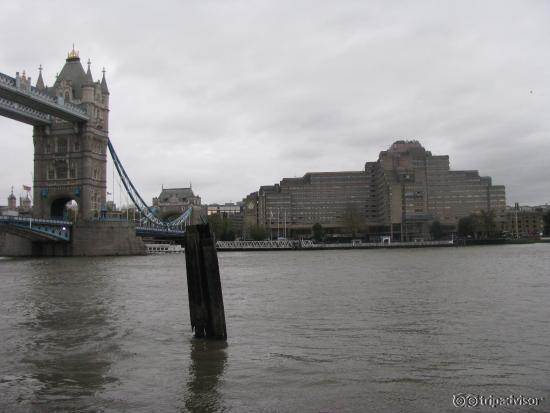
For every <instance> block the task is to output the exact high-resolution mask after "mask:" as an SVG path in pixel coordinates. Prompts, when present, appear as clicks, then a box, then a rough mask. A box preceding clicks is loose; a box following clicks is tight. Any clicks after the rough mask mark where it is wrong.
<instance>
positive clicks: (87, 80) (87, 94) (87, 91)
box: [82, 59, 95, 102]
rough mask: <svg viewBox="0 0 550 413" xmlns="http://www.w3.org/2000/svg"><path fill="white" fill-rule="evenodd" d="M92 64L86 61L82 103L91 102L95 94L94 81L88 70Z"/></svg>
mask: <svg viewBox="0 0 550 413" xmlns="http://www.w3.org/2000/svg"><path fill="white" fill-rule="evenodd" d="M91 64H92V62H91V61H90V59H88V70H87V71H86V75H85V76H84V80H83V81H82V101H83V102H93V101H94V97H95V93H94V79H93V77H92V71H91V70H90V66H91Z"/></svg>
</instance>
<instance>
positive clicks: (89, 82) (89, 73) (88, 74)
mask: <svg viewBox="0 0 550 413" xmlns="http://www.w3.org/2000/svg"><path fill="white" fill-rule="evenodd" d="M91 64H92V62H91V61H90V59H88V70H87V71H86V77H85V78H84V82H82V84H83V85H92V86H93V84H94V78H93V77H92V71H91V70H90V65H91Z"/></svg>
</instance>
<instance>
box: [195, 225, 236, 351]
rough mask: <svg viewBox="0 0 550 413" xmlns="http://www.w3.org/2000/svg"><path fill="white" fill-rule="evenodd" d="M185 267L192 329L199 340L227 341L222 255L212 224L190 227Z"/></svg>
mask: <svg viewBox="0 0 550 413" xmlns="http://www.w3.org/2000/svg"><path fill="white" fill-rule="evenodd" d="M185 266H186V269H187V290H188V293H189V313H190V316H191V328H192V329H193V330H194V331H195V337H196V338H212V339H217V340H226V339H227V330H226V327H225V311H224V307H223V295H222V285H221V281H220V269H219V266H218V255H217V252H216V246H215V240H214V236H213V235H212V233H211V231H210V226H209V225H208V224H202V225H193V226H190V227H187V234H186V239H185Z"/></svg>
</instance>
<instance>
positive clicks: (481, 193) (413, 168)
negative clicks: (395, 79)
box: [243, 141, 506, 240]
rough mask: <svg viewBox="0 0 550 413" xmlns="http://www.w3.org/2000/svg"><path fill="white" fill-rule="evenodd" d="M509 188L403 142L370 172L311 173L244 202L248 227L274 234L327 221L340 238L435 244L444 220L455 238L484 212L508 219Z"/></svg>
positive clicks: (296, 232) (295, 232)
mask: <svg viewBox="0 0 550 413" xmlns="http://www.w3.org/2000/svg"><path fill="white" fill-rule="evenodd" d="M505 208H506V197H505V188H504V186H502V185H493V184H492V180H491V178H490V177H483V176H480V175H479V173H478V171H452V170H451V169H450V164H449V156H448V155H432V153H431V152H430V151H427V150H426V149H425V148H424V147H423V146H422V145H421V144H420V143H419V142H418V141H397V142H395V143H393V144H392V145H391V146H390V148H389V149H388V150H386V151H382V152H380V155H379V157H378V160H377V161H375V162H367V163H366V164H365V168H364V170H362V171H351V172H310V173H306V174H305V175H304V176H303V177H302V178H284V179H283V180H282V181H281V182H280V183H278V184H275V185H271V186H262V187H260V189H259V190H258V191H257V192H254V193H252V194H250V195H249V196H248V197H247V198H245V200H244V208H243V211H244V218H243V222H244V228H245V231H244V232H245V233H244V236H245V237H246V235H247V234H246V228H247V227H250V226H251V225H262V226H264V227H266V228H268V229H269V230H270V231H271V234H272V236H274V237H275V236H286V237H301V236H310V235H311V228H312V226H313V225H314V224H316V223H319V224H321V225H322V226H323V228H324V229H325V230H326V231H327V232H328V233H329V234H331V235H333V236H350V235H351V236H361V237H367V238H371V239H373V240H375V239H377V238H380V237H382V236H390V237H392V239H395V240H414V239H420V238H421V239H427V238H428V237H429V227H430V225H431V224H432V223H433V222H434V221H439V222H440V223H441V224H442V226H443V227H444V228H446V229H447V230H448V231H449V232H451V231H453V229H455V228H456V225H457V223H458V220H459V219H460V218H462V217H464V216H467V215H469V214H470V213H474V212H479V211H481V210H495V212H496V216H497V220H499V219H503V217H504V211H505Z"/></svg>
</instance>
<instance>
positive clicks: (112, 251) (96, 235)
mask: <svg viewBox="0 0 550 413" xmlns="http://www.w3.org/2000/svg"><path fill="white" fill-rule="evenodd" d="M71 231H72V234H71V240H70V241H68V242H60V241H57V242H56V241H32V240H30V239H27V238H23V237H21V236H17V235H14V234H10V233H8V232H4V231H0V256H4V257H83V256H89V257H93V256H111V255H145V254H146V248H145V244H144V243H143V240H142V239H141V238H140V237H138V236H136V229H135V226H134V224H133V223H131V222H127V221H84V222H80V223H77V224H75V225H74V226H73V227H72V230H71Z"/></svg>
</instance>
